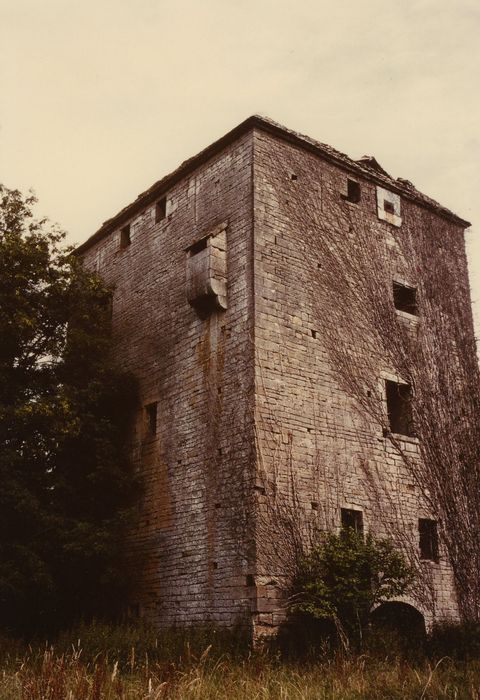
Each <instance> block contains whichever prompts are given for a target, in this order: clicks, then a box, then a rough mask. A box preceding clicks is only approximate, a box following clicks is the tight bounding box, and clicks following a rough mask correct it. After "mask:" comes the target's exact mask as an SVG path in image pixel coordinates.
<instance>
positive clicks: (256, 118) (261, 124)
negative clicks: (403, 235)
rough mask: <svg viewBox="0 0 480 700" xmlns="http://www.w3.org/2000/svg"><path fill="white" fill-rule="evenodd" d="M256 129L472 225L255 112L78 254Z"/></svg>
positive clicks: (119, 216)
mask: <svg viewBox="0 0 480 700" xmlns="http://www.w3.org/2000/svg"><path fill="white" fill-rule="evenodd" d="M255 128H256V129H260V130H262V131H266V132H268V133H271V134H273V135H274V136H278V137H279V138H281V139H283V140H284V141H288V142H290V143H293V144H294V145H296V146H299V147H300V148H304V149H306V150H308V151H311V152H313V153H315V154H316V155H320V156H321V157H322V158H325V159H326V160H329V161H331V162H332V163H334V164H335V165H340V166H341V167H342V168H344V169H346V170H349V171H350V172H352V173H356V174H358V175H361V176H362V177H364V178H365V179H366V180H370V181H371V182H374V183H376V184H378V185H385V186H386V187H388V188H389V189H390V190H392V191H394V192H397V193H398V194H401V195H402V196H403V197H405V198H406V199H409V200H411V201H412V202H415V203H417V204H420V205H421V206H424V207H426V208H428V209H431V210H433V211H435V212H437V213H438V214H441V215H442V216H444V217H445V218H447V219H449V220H451V221H453V222H454V223H456V224H459V225H460V226H463V227H464V228H467V227H468V226H470V225H471V224H470V223H469V222H468V221H465V219H462V218H461V217H459V216H457V215H456V214H454V213H453V212H452V211H450V210H449V209H447V208H446V207H443V206H442V205H441V204H439V203H438V202H436V201H435V200H433V199H430V197H427V196H426V195H424V194H422V193H421V192H419V191H418V190H417V189H415V187H413V185H408V186H407V185H403V184H401V183H400V182H399V181H398V180H395V179H393V178H390V177H387V176H383V175H381V174H380V173H378V172H376V171H372V170H371V169H370V168H367V167H364V166H362V165H360V164H359V163H357V162H356V161H354V160H352V159H351V158H349V157H348V156H347V155H345V154H344V153H341V152H340V151H337V150H335V149H334V148H332V147H331V146H327V145H326V144H323V143H320V142H319V141H315V140H314V139H312V138H310V137H309V136H305V135H303V134H299V133H297V132H296V131H293V130H291V129H288V128H287V127H284V126H282V125H281V124H278V123H277V122H275V121H273V120H272V119H269V118H267V117H262V116H260V115H257V114H255V115H253V116H251V117H248V118H247V119H245V120H244V121H243V122H241V123H240V124H238V125H237V126H236V127H235V128H233V129H232V130H231V131H229V132H227V133H226V134H225V135H224V136H222V137H221V138H219V139H218V140H217V141H214V142H213V143H212V144H210V145H209V146H207V147H206V148H204V149H203V150H202V151H200V152H199V153H197V154H196V155H194V156H192V157H191V158H188V159H187V160H185V161H184V162H183V163H182V164H181V165H180V166H179V167H178V168H176V170H174V171H173V172H171V173H169V174H168V175H166V176H165V177H163V178H162V179H161V180H158V181H157V182H155V183H154V184H153V185H152V186H151V187H149V188H148V189H147V190H145V191H144V192H142V193H141V194H139V195H138V197H137V198H136V199H135V200H134V201H133V202H131V203H130V204H128V205H127V206H126V207H124V208H123V209H121V210H120V211H119V212H118V214H116V215H115V216H113V217H112V218H111V219H107V221H105V222H104V223H103V224H102V226H101V227H100V228H99V229H98V231H96V232H95V233H94V234H92V235H91V236H90V237H89V238H88V239H87V240H86V241H85V242H84V243H81V244H80V245H79V246H78V247H77V248H76V250H75V253H77V254H80V253H83V252H84V251H85V250H87V249H88V248H90V246H92V245H94V244H95V243H97V242H98V241H99V240H101V239H102V238H104V237H105V236H107V235H108V234H110V233H112V231H114V230H115V229H117V228H119V226H121V225H122V224H123V223H125V222H127V221H128V220H129V219H131V218H132V216H134V215H135V214H136V213H137V212H139V211H141V210H142V209H144V208H145V207H146V206H148V205H149V204H151V203H152V202H154V201H155V200H156V199H158V198H159V197H161V196H162V194H166V193H167V192H168V190H169V189H171V188H172V187H173V185H175V184H176V183H177V182H178V181H179V180H181V179H182V178H183V177H185V175H188V173H190V172H192V171H193V170H195V169H196V168H198V167H199V166H200V165H202V164H203V163H205V162H207V161H208V160H210V158H212V157H213V156H214V155H216V154H217V153H219V152H220V151H221V150H223V149H224V148H225V147H226V146H228V145H229V144H231V143H233V142H234V141H236V140H237V139H238V138H240V136H243V135H244V134H245V133H247V132H248V131H250V130H253V129H255Z"/></svg>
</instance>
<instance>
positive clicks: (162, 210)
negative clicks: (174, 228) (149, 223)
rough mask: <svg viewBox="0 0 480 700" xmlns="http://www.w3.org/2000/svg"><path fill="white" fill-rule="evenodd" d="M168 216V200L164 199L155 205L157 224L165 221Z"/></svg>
mask: <svg viewBox="0 0 480 700" xmlns="http://www.w3.org/2000/svg"><path fill="white" fill-rule="evenodd" d="M166 216H167V198H166V197H162V199H159V200H158V202H157V203H156V205H155V223H156V224H158V223H159V221H163V219H164V218H165V217H166Z"/></svg>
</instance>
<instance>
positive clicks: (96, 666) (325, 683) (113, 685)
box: [0, 648, 480, 700]
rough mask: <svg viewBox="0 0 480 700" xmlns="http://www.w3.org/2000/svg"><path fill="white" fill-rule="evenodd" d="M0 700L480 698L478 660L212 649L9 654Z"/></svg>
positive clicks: (1, 674) (1, 679)
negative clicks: (186, 655) (152, 657)
mask: <svg viewBox="0 0 480 700" xmlns="http://www.w3.org/2000/svg"><path fill="white" fill-rule="evenodd" d="M0 698H1V700H130V699H132V700H133V699H134V698H135V699H144V700H147V699H148V700H154V699H155V700H160V699H163V698H165V699H166V698H168V699H172V700H173V699H178V700H194V699H195V700H213V699H214V698H215V699H216V700H219V699H223V698H227V699H228V700H240V699H241V700H255V699H258V700H284V699H287V698H288V699H292V700H322V699H323V698H325V699H326V698H328V699H330V698H331V699H332V700H333V699H338V700H340V699H341V700H375V699H377V698H378V700H385V699H386V698H392V699H394V698H398V700H408V699H409V698H412V699H413V698H415V699H416V700H419V699H421V700H424V699H427V698H429V699H433V698H435V699H438V698H455V699H456V700H463V699H465V700H466V699H467V698H468V699H469V700H473V699H475V700H480V663H478V662H470V663H469V664H454V663H453V662H452V661H450V660H449V659H443V660H441V661H440V662H437V664H436V665H434V664H433V663H432V664H428V663H425V664H423V665H422V666H420V667H418V668H415V667H414V666H413V665H411V664H407V663H405V662H401V661H394V662H392V661H382V660H378V659H373V658H369V657H366V656H360V657H356V658H354V659H345V658H341V657H338V658H336V659H333V660H325V661H323V662H319V663H315V664H307V665H300V664H299V665H292V664H282V663H280V662H279V661H278V660H275V659H271V658H268V657H264V656H251V657H249V658H246V659H244V660H243V661H234V660H232V659H228V658H219V659H216V660H215V659H214V658H213V657H211V655H210V652H209V650H207V651H205V652H204V653H203V655H202V656H200V657H199V658H196V659H195V658H193V657H191V658H190V659H184V660H183V661H182V662H181V663H177V664H176V663H172V662H165V661H163V662H158V661H155V663H151V662H149V659H148V657H145V658H136V655H135V653H134V652H133V651H132V653H131V658H130V660H129V662H128V663H126V664H124V665H123V667H121V666H120V664H119V663H118V662H116V661H114V660H113V659H110V660H109V659H108V658H103V659H100V658H97V660H95V659H93V660H90V661H87V660H84V659H83V653H82V651H81V649H79V648H77V649H73V650H72V651H71V652H68V653H64V654H60V653H58V654H57V653H55V651H54V650H53V649H48V650H45V651H43V653H42V652H34V651H33V650H30V651H27V652H26V653H24V654H23V656H22V655H16V654H13V655H10V654H6V655H4V657H3V663H2V669H1V672H0Z"/></svg>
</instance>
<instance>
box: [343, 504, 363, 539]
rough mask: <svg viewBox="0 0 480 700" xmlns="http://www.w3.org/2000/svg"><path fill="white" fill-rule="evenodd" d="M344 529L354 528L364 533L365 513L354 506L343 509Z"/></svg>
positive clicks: (359, 532) (355, 530)
mask: <svg viewBox="0 0 480 700" xmlns="http://www.w3.org/2000/svg"><path fill="white" fill-rule="evenodd" d="M341 520H342V530H353V531H354V532H356V533H358V534H360V535H361V534H363V513H362V511H361V510H354V509H353V508H342V509H341Z"/></svg>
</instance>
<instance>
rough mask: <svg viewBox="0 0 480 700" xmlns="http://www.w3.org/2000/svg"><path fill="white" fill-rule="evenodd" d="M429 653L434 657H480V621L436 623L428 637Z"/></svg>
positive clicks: (468, 658)
mask: <svg viewBox="0 0 480 700" xmlns="http://www.w3.org/2000/svg"><path fill="white" fill-rule="evenodd" d="M428 653H429V655H430V656H432V657H433V658H441V657H444V656H450V657H451V658H453V659H456V660H459V661H467V660H470V659H480V623H478V622H441V623H437V624H435V625H434V626H433V629H432V630H431V632H430V635H429V638H428Z"/></svg>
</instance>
